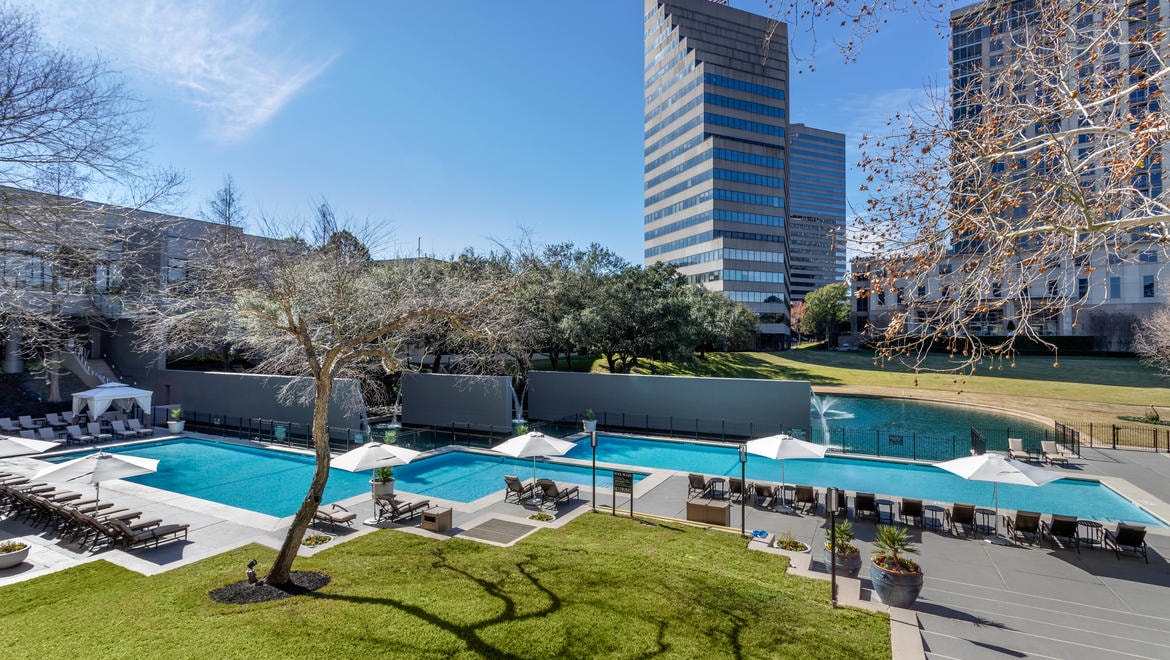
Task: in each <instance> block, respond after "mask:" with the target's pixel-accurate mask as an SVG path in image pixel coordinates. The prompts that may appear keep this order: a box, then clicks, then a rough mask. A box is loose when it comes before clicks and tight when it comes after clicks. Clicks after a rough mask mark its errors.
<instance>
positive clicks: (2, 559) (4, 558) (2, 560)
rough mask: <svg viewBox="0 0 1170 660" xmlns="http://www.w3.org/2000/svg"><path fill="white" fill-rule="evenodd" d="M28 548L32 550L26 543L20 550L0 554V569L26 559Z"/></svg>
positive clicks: (10, 566)
mask: <svg viewBox="0 0 1170 660" xmlns="http://www.w3.org/2000/svg"><path fill="white" fill-rule="evenodd" d="M29 550H32V546H30V545H28V544H27V543H26V544H25V546H24V549H22V550H17V551H15V552H5V553H3V554H0V569H5V568H12V567H13V566H16V565H18V564H20V563H21V562H23V561H24V560H25V559H28V551H29Z"/></svg>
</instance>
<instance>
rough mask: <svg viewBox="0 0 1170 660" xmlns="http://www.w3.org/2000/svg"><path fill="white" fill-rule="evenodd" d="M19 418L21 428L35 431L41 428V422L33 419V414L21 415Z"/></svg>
mask: <svg viewBox="0 0 1170 660" xmlns="http://www.w3.org/2000/svg"><path fill="white" fill-rule="evenodd" d="M17 420H18V421H20V428H22V429H32V430H34V431H35V430H37V429H39V428H41V425H40V424H37V423H36V422H34V421H33V418H32V415H21V416H20V417H17Z"/></svg>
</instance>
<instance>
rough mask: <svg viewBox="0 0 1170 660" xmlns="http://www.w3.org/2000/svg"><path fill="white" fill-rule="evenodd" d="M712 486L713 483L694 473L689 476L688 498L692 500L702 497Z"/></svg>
mask: <svg viewBox="0 0 1170 660" xmlns="http://www.w3.org/2000/svg"><path fill="white" fill-rule="evenodd" d="M710 486H711V482H710V481H708V480H707V478H706V477H704V476H703V475H701V474H695V473H694V472H692V473H690V474H688V475H687V498H688V499H690V498H692V497H694V496H696V495H702V494H703V493H706V492H707V489H708V488H709V487H710Z"/></svg>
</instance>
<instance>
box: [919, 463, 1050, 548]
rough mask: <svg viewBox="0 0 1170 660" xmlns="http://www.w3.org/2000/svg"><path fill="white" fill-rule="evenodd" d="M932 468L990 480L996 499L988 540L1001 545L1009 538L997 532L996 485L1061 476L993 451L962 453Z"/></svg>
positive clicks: (1036, 483) (1041, 481)
mask: <svg viewBox="0 0 1170 660" xmlns="http://www.w3.org/2000/svg"><path fill="white" fill-rule="evenodd" d="M935 467H940V468H942V469H944V470H946V471H947V472H951V473H953V474H957V475H959V476H960V477H962V478H964V479H968V480H970V481H990V482H992V483H993V484H994V485H993V486H992V492H993V497H994V502H995V520H993V521H992V523H993V524H994V525H995V529H993V530H992V531H993V533H992V534H991V535H990V536H988V537H987V540H988V541H990V542H992V543H999V544H1004V545H1007V544H1010V543H1011V541H1010V540H1008V539H1007V538H1004V537H1002V536H1000V535H999V485H1000V484H1017V485H1020V486H1043V485H1044V484H1046V483H1049V482H1051V481H1056V480H1057V479H1063V478H1064V477H1063V476H1062V475H1060V474H1057V473H1055V472H1051V471H1049V470H1045V469H1044V468H1041V467H1036V466H1035V465H1029V464H1027V463H1023V462H1020V461H1017V460H1015V459H1012V458H1009V457H1007V456H1004V455H1003V454H997V453H995V452H988V453H986V454H977V455H975V456H964V457H963V458H956V459H954V460H951V461H945V462H943V463H936V464H935Z"/></svg>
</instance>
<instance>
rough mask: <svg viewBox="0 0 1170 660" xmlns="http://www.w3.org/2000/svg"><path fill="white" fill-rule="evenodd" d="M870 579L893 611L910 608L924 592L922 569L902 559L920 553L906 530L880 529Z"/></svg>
mask: <svg viewBox="0 0 1170 660" xmlns="http://www.w3.org/2000/svg"><path fill="white" fill-rule="evenodd" d="M873 548H874V551H875V552H874V554H873V557H872V558H871V561H870V564H869V579H870V581H871V582H873V589H874V591H876V592H877V595H878V598H881V599H882V602H883V603H885V604H886V605H891V606H893V607H910V606H911V605H913V604H914V601H915V600H917V598H918V593H919V592H921V591H922V569H921V568H920V567H919V566H918V563H917V562H914V561H912V560H910V559H907V558H906V557H904V556H902V555H906V554H913V553H916V552H918V548H916V547H914V543H913V542H911V541H910V535H909V534H908V533H907V532H906V529H905V528H902V527H894V526H891V525H878V528H877V537H876V538H875V539H874V542H873Z"/></svg>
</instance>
